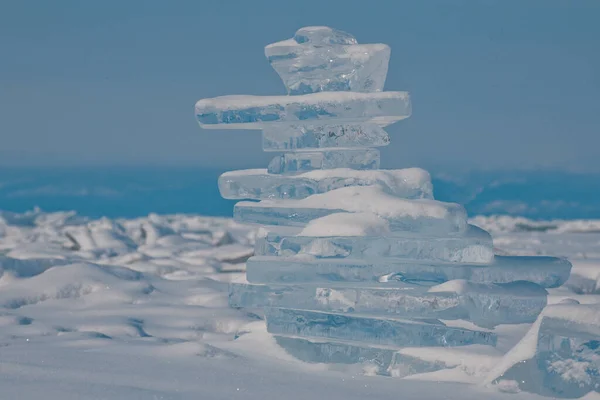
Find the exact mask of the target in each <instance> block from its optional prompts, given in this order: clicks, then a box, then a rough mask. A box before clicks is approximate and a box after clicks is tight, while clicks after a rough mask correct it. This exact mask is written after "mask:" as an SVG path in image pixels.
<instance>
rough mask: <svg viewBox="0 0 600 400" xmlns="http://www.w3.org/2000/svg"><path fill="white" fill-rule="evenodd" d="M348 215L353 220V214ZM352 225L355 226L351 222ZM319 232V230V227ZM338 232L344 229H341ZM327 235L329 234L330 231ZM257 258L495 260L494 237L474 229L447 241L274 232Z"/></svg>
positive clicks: (410, 236)
mask: <svg viewBox="0 0 600 400" xmlns="http://www.w3.org/2000/svg"><path fill="white" fill-rule="evenodd" d="M337 215H338V214H336V216H337ZM339 215H343V214H339ZM348 215H349V216H352V215H353V214H348ZM363 216H364V215H363ZM324 218H328V217H324ZM372 219H373V218H369V220H368V221H367V222H370V223H372V221H371V220H372ZM348 223H349V224H351V221H349V222H348ZM326 225H327V224H326ZM346 226H348V224H346ZM316 229H319V225H317V228H316ZM338 229H344V228H343V227H338ZM369 229H375V230H376V231H377V232H378V233H379V234H380V233H381V232H382V225H379V226H375V227H374V228H373V227H369V226H368V224H367V227H366V228H365V227H363V230H361V232H363V233H365V231H367V232H366V233H368V230H369ZM359 230H360V228H359ZM361 232H358V231H354V232H349V233H361ZM323 233H326V231H324V232H323ZM255 254H256V255H259V256H286V257H289V256H294V255H304V256H307V255H308V256H312V257H315V258H353V259H369V260H377V259H381V258H388V257H395V258H405V259H408V260H426V261H432V262H434V261H438V262H454V263H489V262H491V261H492V259H493V257H494V253H493V246H492V238H491V236H490V235H489V234H488V233H487V232H485V231H483V230H481V229H479V228H477V227H474V226H471V227H470V229H469V230H468V231H467V232H465V233H464V234H461V235H457V236H447V237H434V236H418V235H414V234H410V233H406V234H400V233H396V234H394V235H391V236H379V235H375V236H323V237H321V236H292V235H287V234H280V233H279V232H277V231H271V232H269V233H268V234H267V236H266V237H264V238H260V239H258V240H257V241H256V247H255Z"/></svg>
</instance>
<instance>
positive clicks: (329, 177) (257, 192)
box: [219, 168, 433, 200]
mask: <svg viewBox="0 0 600 400" xmlns="http://www.w3.org/2000/svg"><path fill="white" fill-rule="evenodd" d="M370 185H380V186H382V187H383V189H384V190H385V191H386V192H388V193H390V194H392V195H395V196H398V197H403V198H408V199H421V198H425V199H430V198H432V197H433V189H432V185H431V178H430V176H429V174H428V173H427V172H426V171H424V170H422V169H420V168H406V169H395V170H394V169H390V170H375V171H357V170H353V169H349V168H336V169H328V170H314V171H309V172H304V173H301V174H298V175H293V176H285V175H280V174H269V173H268V172H267V170H266V169H246V170H239V171H231V172H226V173H224V174H223V175H221V176H220V177H219V191H220V192H221V196H223V197H224V198H226V199H240V200H241V199H252V200H262V199H303V198H305V197H308V196H310V195H313V194H317V193H325V192H328V191H330V190H334V189H339V188H342V187H347V186H370Z"/></svg>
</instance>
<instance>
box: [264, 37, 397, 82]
mask: <svg viewBox="0 0 600 400" xmlns="http://www.w3.org/2000/svg"><path fill="white" fill-rule="evenodd" d="M265 55H266V56H267V59H268V60H269V62H270V63H271V66H272V67H273V68H274V69H275V71H277V73H278V74H279V76H280V77H281V79H282V80H283V82H284V84H285V86H286V88H287V89H288V92H289V94H305V93H313V92H321V91H346V90H350V91H355V92H376V91H381V90H382V89H383V84H384V82H385V77H386V74H387V68H388V62H389V60H390V48H389V47H388V46H386V45H385V44H364V45H359V44H358V43H357V41H356V39H355V38H354V37H353V36H352V35H350V34H348V33H346V32H342V31H338V30H336V29H331V28H328V27H326V26H311V27H306V28H301V29H299V30H298V31H297V32H296V34H295V35H294V37H293V38H292V39H288V40H284V41H282V42H277V43H273V44H270V45H268V46H267V47H266V48H265Z"/></svg>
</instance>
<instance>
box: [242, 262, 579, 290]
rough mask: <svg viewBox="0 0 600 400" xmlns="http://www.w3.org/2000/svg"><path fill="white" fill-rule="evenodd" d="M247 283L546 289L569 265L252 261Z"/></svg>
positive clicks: (561, 280) (565, 276)
mask: <svg viewBox="0 0 600 400" xmlns="http://www.w3.org/2000/svg"><path fill="white" fill-rule="evenodd" d="M246 270H247V279H248V281H249V282H253V283H285V284H290V283H313V284H318V285H331V284H332V282H337V283H341V282H369V283H374V282H380V283H385V284H386V285H389V286H396V285H404V283H406V282H409V283H416V284H422V285H435V284H439V283H443V282H446V281H449V280H454V279H466V280H469V281H472V282H477V283H508V282H516V281H528V282H533V283H537V284H539V285H540V286H542V287H546V288H552V287H558V286H560V285H562V284H563V283H565V281H566V280H567V279H568V277H569V274H570V271H571V263H570V262H568V261H567V260H564V259H560V258H554V257H521V256H496V257H495V258H494V260H493V262H492V263H490V264H488V265H477V264H453V263H442V262H427V261H423V260H421V261H413V260H406V259H398V258H396V259H394V258H390V259H383V260H372V259H365V260H363V259H360V260H359V259H352V258H343V259H334V258H330V259H315V258H313V257H298V256H296V257H262V256H259V257H256V256H255V257H251V258H250V259H249V260H248V261H247V263H246Z"/></svg>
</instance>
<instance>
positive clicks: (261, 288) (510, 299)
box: [229, 281, 547, 327]
mask: <svg viewBox="0 0 600 400" xmlns="http://www.w3.org/2000/svg"><path fill="white" fill-rule="evenodd" d="M371 286H373V285H371ZM546 296H547V292H546V290H545V289H543V288H541V287H540V286H538V285H536V284H533V283H529V282H516V283H508V284H477V283H472V282H466V281H450V282H447V283H445V284H442V285H439V286H434V287H432V288H430V289H429V291H428V290H427V287H423V286H417V285H409V284H406V285H405V286H401V287H393V288H385V287H381V286H379V287H368V286H367V287H359V286H357V285H356V284H350V285H348V286H343V287H342V286H340V287H329V288H325V287H319V286H312V285H296V286H285V285H259V284H249V283H232V284H231V285H230V286H229V304H230V305H231V306H232V307H241V308H260V307H283V308H300V309H311V310H321V311H329V312H338V313H354V312H356V313H361V314H369V315H380V316H382V315H383V316H385V315H388V316H391V315H394V316H397V317H400V318H411V319H414V318H417V319H445V320H453V319H465V320H469V321H471V322H473V323H475V324H477V325H480V326H486V327H493V326H496V325H499V324H519V323H525V322H533V321H535V319H536V318H537V316H538V315H539V313H540V312H541V311H542V309H543V308H544V307H545V306H546Z"/></svg>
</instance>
